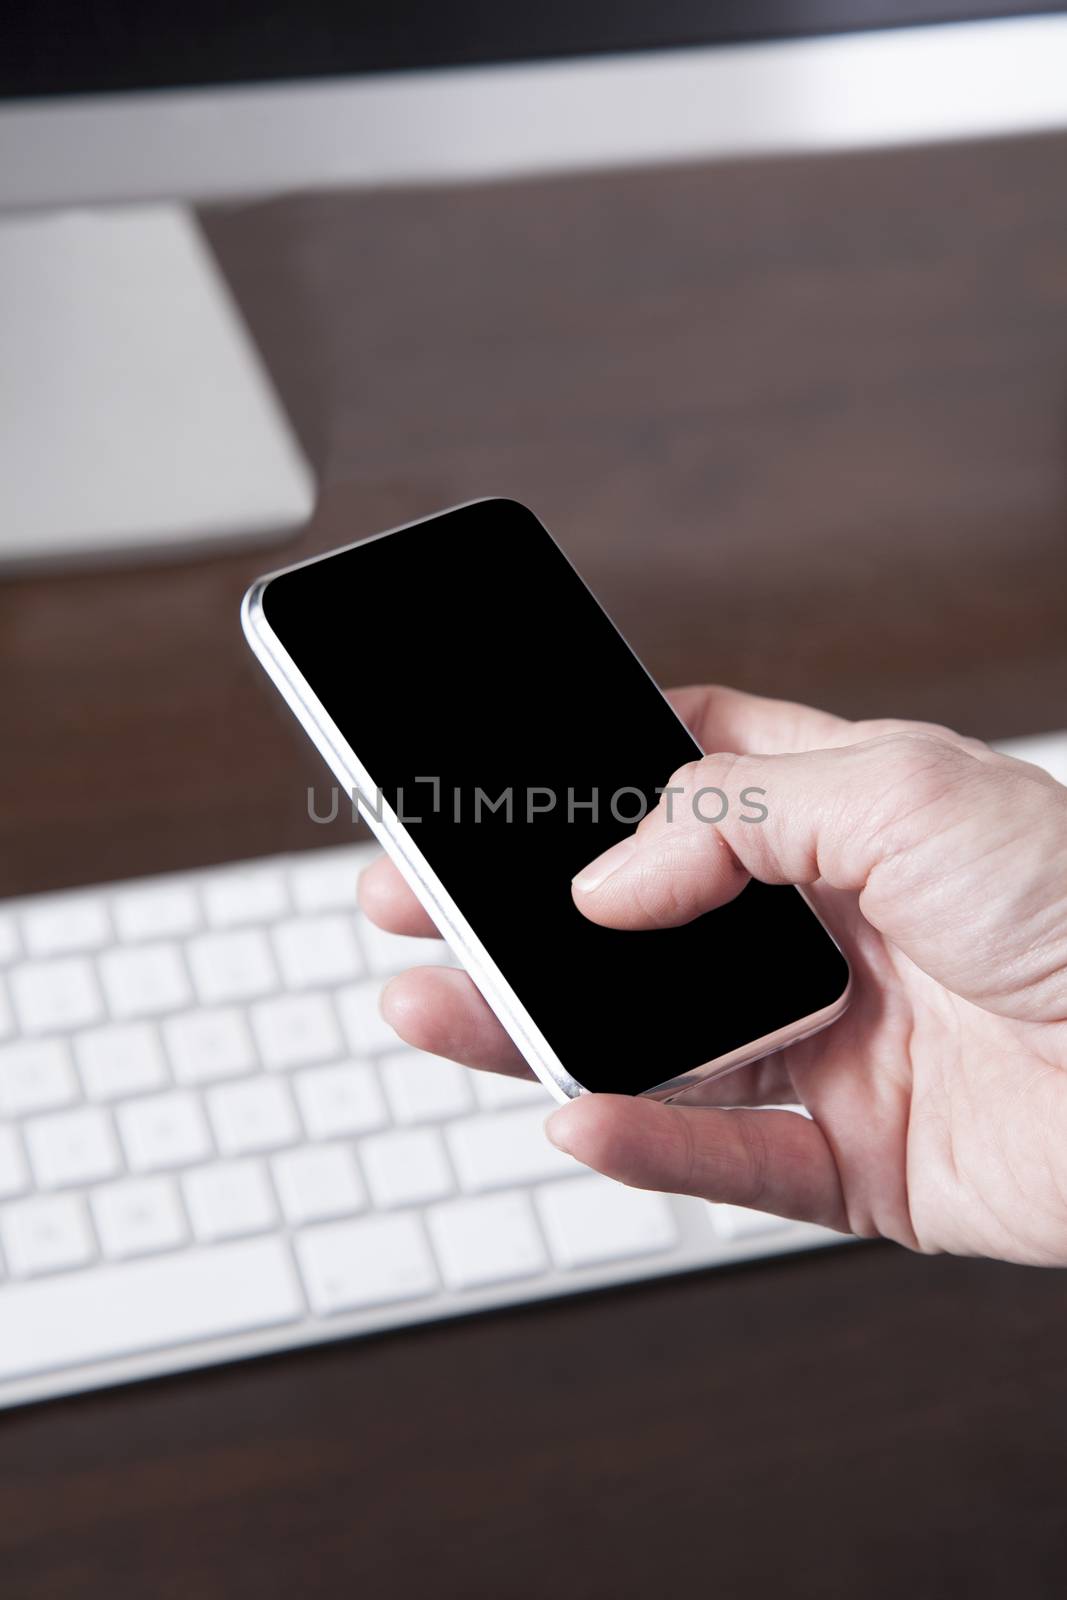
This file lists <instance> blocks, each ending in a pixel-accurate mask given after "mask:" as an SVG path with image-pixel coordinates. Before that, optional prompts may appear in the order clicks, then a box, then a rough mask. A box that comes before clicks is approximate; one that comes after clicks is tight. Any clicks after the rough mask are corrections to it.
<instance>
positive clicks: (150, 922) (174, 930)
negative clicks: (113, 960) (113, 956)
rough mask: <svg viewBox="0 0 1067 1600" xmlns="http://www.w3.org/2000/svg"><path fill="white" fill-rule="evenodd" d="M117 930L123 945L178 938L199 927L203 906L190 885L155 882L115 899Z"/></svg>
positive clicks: (126, 891)
mask: <svg viewBox="0 0 1067 1600" xmlns="http://www.w3.org/2000/svg"><path fill="white" fill-rule="evenodd" d="M112 909H113V914H114V918H115V927H116V929H117V930H118V936H119V938H120V939H121V940H122V942H123V943H124V944H139V943H140V942H141V940H143V939H175V938H178V937H179V936H180V935H181V934H183V933H192V932H193V931H194V930H195V929H196V928H197V927H198V926H199V924H200V907H199V905H198V904H197V899H196V895H195V894H194V892H193V889H192V886H191V885H190V884H187V883H152V884H145V885H144V887H143V888H138V889H127V890H125V891H124V892H123V893H122V894H119V895H116V896H115V901H114V905H113V908H112Z"/></svg>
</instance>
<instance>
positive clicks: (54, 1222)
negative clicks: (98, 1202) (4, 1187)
mask: <svg viewBox="0 0 1067 1600" xmlns="http://www.w3.org/2000/svg"><path fill="white" fill-rule="evenodd" d="M0 1240H2V1241H3V1246H4V1255H5V1257H6V1258H7V1265H8V1270H9V1271H10V1273H11V1276H12V1277H13V1278H31V1277H34V1276H35V1275H36V1274H37V1273H39V1272H62V1271H64V1270H65V1269H66V1268H68V1267H80V1266H82V1265H83V1264H84V1263H85V1262H86V1261H89V1260H90V1259H91V1258H92V1256H93V1253H94V1244H93V1236H92V1232H91V1231H90V1228H89V1219H88V1217H87V1216H86V1214H85V1206H84V1204H83V1203H82V1201H81V1200H80V1199H79V1198H78V1197H77V1196H76V1195H72V1194H53V1195H47V1196H44V1197H42V1198H40V1199H34V1200H16V1201H15V1203H14V1204H13V1205H9V1206H5V1207H4V1209H3V1211H0ZM13 1298H14V1295H13V1291H12V1290H10V1289H5V1290H4V1299H3V1308H4V1309H3V1336H2V1337H0V1369H2V1367H3V1363H4V1358H5V1354H6V1352H7V1351H8V1350H9V1349H10V1348H11V1338H12V1327H11V1302H12V1299H13ZM37 1331H38V1332H39V1333H41V1334H43V1333H44V1332H45V1330H44V1329H43V1328H41V1329H38V1330H37Z"/></svg>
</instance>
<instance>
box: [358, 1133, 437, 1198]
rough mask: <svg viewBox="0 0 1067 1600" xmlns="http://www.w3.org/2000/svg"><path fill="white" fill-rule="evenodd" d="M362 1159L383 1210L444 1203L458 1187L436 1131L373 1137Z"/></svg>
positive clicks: (365, 1143)
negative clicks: (438, 1202)
mask: <svg viewBox="0 0 1067 1600" xmlns="http://www.w3.org/2000/svg"><path fill="white" fill-rule="evenodd" d="M359 1158H360V1160H361V1162H362V1163H363V1171H364V1173H365V1174H366V1178H367V1187H368V1188H369V1189H370V1192H371V1195H372V1197H373V1200H374V1204H375V1205H376V1206H380V1207H381V1208H382V1210H383V1211H384V1210H389V1209H390V1208H391V1207H392V1206H414V1205H422V1204H424V1203H425V1202H426V1201H427V1200H440V1199H442V1198H443V1197H444V1196H445V1195H448V1194H451V1193H452V1192H453V1190H454V1189H455V1187H456V1186H455V1182H454V1181H453V1178H452V1172H451V1169H450V1167H449V1165H448V1161H447V1159H446V1156H445V1147H444V1145H443V1144H442V1142H441V1135H440V1134H439V1133H438V1132H437V1130H436V1129H435V1128H410V1129H406V1130H404V1131H403V1132H396V1133H378V1134H373V1135H372V1136H371V1137H370V1138H369V1139H364V1140H363V1142H362V1143H361V1144H360V1147H359Z"/></svg>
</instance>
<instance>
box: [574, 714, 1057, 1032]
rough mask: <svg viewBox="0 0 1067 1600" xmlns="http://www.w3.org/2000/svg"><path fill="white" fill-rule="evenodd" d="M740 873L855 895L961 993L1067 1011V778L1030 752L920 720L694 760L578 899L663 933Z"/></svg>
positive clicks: (736, 885)
mask: <svg viewBox="0 0 1067 1600" xmlns="http://www.w3.org/2000/svg"><path fill="white" fill-rule="evenodd" d="M750 877H754V878H758V879H760V880H761V881H762V882H764V883H780V884H797V885H813V884H816V883H822V884H827V885H830V886H831V887H833V888H835V889H839V890H846V891H852V892H854V893H856V894H857V895H858V896H859V906H860V910H861V911H862V913H863V915H864V917H865V918H866V919H867V921H868V922H869V923H871V924H872V925H873V926H874V927H875V928H877V929H878V930H879V932H880V933H882V934H883V935H884V936H885V937H886V938H888V939H889V940H890V941H892V942H893V943H894V944H895V945H896V946H897V947H898V948H899V949H901V950H902V951H903V952H904V953H905V954H906V955H908V956H909V957H910V958H911V959H912V960H913V961H915V962H916V964H917V965H919V966H920V967H922V968H923V970H924V971H926V972H927V973H929V974H930V976H932V977H934V978H936V979H937V980H938V981H939V982H941V983H942V984H944V985H945V986H946V987H948V988H950V989H952V990H953V991H954V992H956V993H957V994H960V995H963V996H965V997H966V998H968V999H972V1000H975V1001H977V1002H978V1003H979V1004H982V1005H985V1006H987V1007H988V1008H989V1009H992V1010H998V1011H1003V1012H1005V1013H1007V1014H1010V1015H1013V1016H1020V1017H1028V1018H1031V1019H1032V1020H1056V1019H1059V1018H1062V1017H1064V1016H1067V983H1065V974H1067V789H1065V788H1064V787H1063V786H1062V785H1060V784H1058V783H1056V782H1055V781H1054V780H1053V779H1052V778H1050V777H1048V775H1047V774H1045V773H1043V772H1041V771H1040V770H1039V769H1038V768H1036V767H1032V766H1030V765H1029V764H1028V763H1026V762H1022V761H1014V760H1012V759H1011V758H1009V757H1007V756H999V755H996V754H994V752H993V751H991V750H988V749H987V748H986V747H985V746H982V745H978V744H973V743H968V744H963V743H958V742H955V741H954V740H952V739H950V738H947V737H946V738H943V737H940V736H937V735H933V734H931V733H928V732H925V731H923V732H896V733H892V734H888V735H884V736H883V737H881V738H876V739H869V740H865V741H863V742H861V743H858V744H851V745H843V746H838V747H836V748H833V749H828V750H813V751H808V752H804V753H801V754H790V755H778V756H759V755H751V756H749V755H746V756H737V755H709V756H704V757H703V758H702V759H701V760H699V761H694V762H691V763H690V764H689V765H688V766H686V767H683V768H681V769H680V771H678V772H677V773H675V775H674V776H673V778H672V779H671V782H670V785H668V786H667V789H666V791H665V792H664V794H663V797H662V798H661V801H660V804H659V806H658V807H657V809H656V810H655V811H654V812H652V813H650V815H649V816H648V817H647V818H646V819H645V821H644V822H642V824H641V826H640V827H639V828H638V830H637V832H636V833H635V834H633V835H632V836H631V837H629V838H627V839H625V840H623V841H622V842H621V843H620V844H617V845H615V846H613V847H612V849H611V850H609V851H607V852H606V853H605V854H604V855H603V856H600V857H599V858H598V859H597V860H596V861H594V862H593V863H592V864H591V865H590V866H588V867H586V868H585V869H584V870H583V871H582V872H580V873H579V874H578V875H577V877H576V878H575V880H574V884H573V892H574V899H575V903H576V904H577V906H578V907H579V909H580V910H581V911H582V912H583V913H584V914H585V915H586V916H587V917H589V918H590V919H591V920H592V921H594V922H598V923H601V924H602V925H604V926H605V927H612V928H656V927H674V926H677V925H678V924H680V923H684V922H689V921H691V920H692V919H693V918H694V917H696V916H699V915H700V914H701V913H702V912H704V911H708V910H710V909H712V908H713V907H715V906H719V905H722V904H723V903H724V902H726V901H728V900H730V899H732V898H733V897H734V896H735V895H737V894H738V893H740V891H741V889H743V888H744V886H745V884H746V883H747V882H748V880H749V878H750Z"/></svg>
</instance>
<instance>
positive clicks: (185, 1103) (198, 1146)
mask: <svg viewBox="0 0 1067 1600" xmlns="http://www.w3.org/2000/svg"><path fill="white" fill-rule="evenodd" d="M115 1115H116V1117H117V1119H118V1125H119V1135H120V1137H121V1139H122V1145H123V1149H124V1150H125V1151H126V1160H127V1161H128V1162H129V1164H130V1167H131V1168H132V1169H133V1171H134V1172H152V1171H154V1170H155V1169H156V1168H159V1167H185V1166H189V1165H190V1163H191V1162H193V1161H202V1160H203V1159H204V1157H205V1156H206V1155H208V1154H209V1153H210V1150H211V1140H210V1138H209V1136H208V1131H207V1123H206V1122H205V1121H204V1114H203V1112H202V1111H201V1109H200V1106H199V1103H198V1101H197V1100H196V1097H195V1096H194V1095H191V1094H188V1093H186V1092H185V1091H184V1090H174V1091H172V1092H171V1093H170V1094H154V1095H150V1096H149V1097H148V1098H147V1099H146V1100H130V1101H128V1102H127V1103H126V1104H125V1105H122V1106H119V1107H118V1109H117V1111H116V1113H115Z"/></svg>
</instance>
